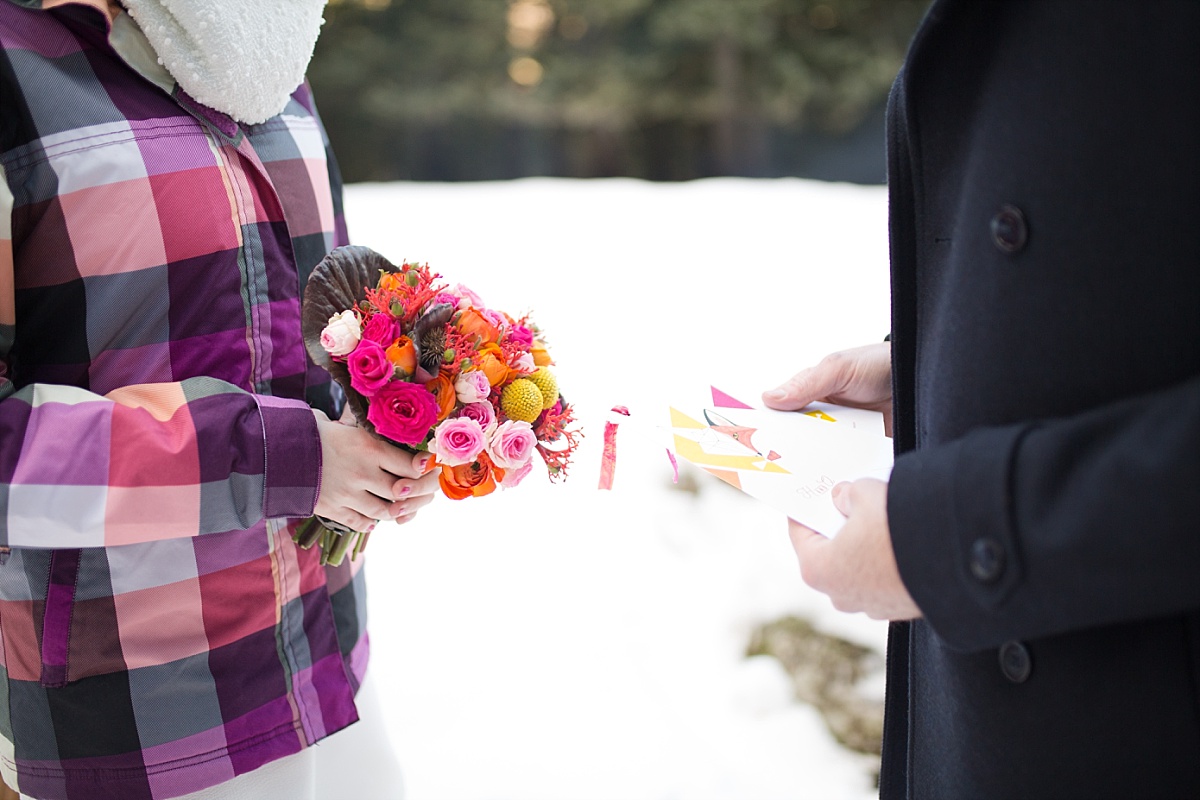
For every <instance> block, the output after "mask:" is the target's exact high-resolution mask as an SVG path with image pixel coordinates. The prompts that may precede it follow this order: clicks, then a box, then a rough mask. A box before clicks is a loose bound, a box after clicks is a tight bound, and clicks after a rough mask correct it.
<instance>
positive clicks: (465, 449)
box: [429, 417, 487, 467]
mask: <svg viewBox="0 0 1200 800" xmlns="http://www.w3.org/2000/svg"><path fill="white" fill-rule="evenodd" d="M486 445H487V437H486V436H484V434H483V428H481V427H480V426H479V423H478V422H476V421H475V420H473V419H471V418H470V417H455V418H453V419H448V420H446V421H445V422H443V423H442V424H441V425H438V426H437V430H436V431H434V434H433V442H432V443H430V445H429V449H430V450H431V451H432V452H433V454H434V455H435V456H437V460H438V463H439V464H441V465H443V466H446V467H461V466H462V465H463V464H470V463H471V462H473V461H474V460H475V459H477V458H479V454H480V453H482V452H483V449H484V447H485V446H486Z"/></svg>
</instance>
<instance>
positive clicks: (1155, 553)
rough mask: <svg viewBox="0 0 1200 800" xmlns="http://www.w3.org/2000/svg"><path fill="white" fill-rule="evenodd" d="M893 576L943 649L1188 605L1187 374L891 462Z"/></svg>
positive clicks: (1196, 594)
mask: <svg viewBox="0 0 1200 800" xmlns="http://www.w3.org/2000/svg"><path fill="white" fill-rule="evenodd" d="M888 518H889V524H890V527H891V532H892V542H893V546H894V548H895V552H896V560H897V563H898V565H899V568H900V573H901V576H902V578H903V580H904V582H905V585H906V586H907V587H908V590H909V592H910V593H911V594H912V596H913V599H914V600H916V602H917V605H918V606H920V608H921V610H922V612H923V613H924V615H925V617H926V619H927V620H928V622H929V623H930V625H931V626H932V627H933V629H934V630H935V631H936V632H937V634H938V635H939V636H940V637H942V639H944V640H945V641H946V642H947V643H948V644H950V645H951V646H954V647H958V648H962V649H965V650H978V649H982V648H986V647H992V646H997V645H999V644H1001V643H1003V642H1004V641H1007V640H1009V639H1033V638H1038V637H1041V636H1046V635H1051V634H1058V633H1064V632H1068V631H1072V630H1080V629H1084V628H1088V627H1092V626H1099V625H1108V624H1114V623H1120V622H1123V621H1128V620H1135V619H1146V618H1152V617H1156V616H1164V615H1169V614H1172V613H1178V612H1181V611H1185V610H1189V609H1195V608H1198V607H1200V580H1197V575H1200V377H1193V378H1191V379H1189V380H1187V381H1185V382H1183V383H1181V384H1179V385H1175V386H1171V387H1167V388H1163V389H1160V390H1158V391H1156V392H1153V393H1150V394H1146V395H1143V396H1140V397H1136V398H1131V399H1127V400H1124V401H1121V402H1118V403H1114V404H1111V405H1108V406H1104V407H1100V408H1097V409H1094V410H1092V411H1089V412H1087V413H1084V414H1080V415H1077V416H1073V417H1069V418H1063V419H1057V420H1048V421H1042V422H1036V423H1029V424H1022V425H1014V426H1009V427H999V428H989V429H982V430H977V431H974V432H972V433H970V434H968V435H966V436H964V437H962V438H961V439H958V440H956V441H953V442H950V443H947V444H944V445H941V446H937V447H932V448H928V449H924V450H918V451H915V452H912V453H908V454H905V455H903V456H900V457H899V458H897V460H896V464H895V468H894V470H893V473H892V478H891V482H890V484H889V488H888Z"/></svg>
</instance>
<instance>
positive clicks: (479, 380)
mask: <svg viewBox="0 0 1200 800" xmlns="http://www.w3.org/2000/svg"><path fill="white" fill-rule="evenodd" d="M454 393H455V394H456V395H457V396H458V402H460V403H463V404H468V403H478V402H479V401H480V400H487V398H488V395H490V394H491V393H492V385H491V384H490V383H488V378H487V375H485V374H483V372H481V371H480V370H477V369H474V370H471V371H470V372H464V373H462V374H460V375H459V376H458V380H456V381H455V382H454Z"/></svg>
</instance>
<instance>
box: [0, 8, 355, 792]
mask: <svg viewBox="0 0 1200 800" xmlns="http://www.w3.org/2000/svg"><path fill="white" fill-rule="evenodd" d="M52 6H53V7H52ZM109 23H110V20H109V19H108V17H107V12H106V10H105V3H104V2H103V1H102V0H78V2H50V1H49V0H46V1H45V2H37V0H0V98H2V99H3V105H2V106H0V118H2V121H3V125H0V177H2V178H3V180H0V670H2V674H0V689H2V690H3V692H4V697H3V699H2V701H0V773H2V774H3V777H4V779H5V781H6V782H8V783H9V785H10V786H13V787H14V788H18V789H20V791H22V792H24V793H26V794H29V795H33V796H35V797H44V798H87V799H88V800H93V799H94V798H120V800H143V799H147V800H158V799H159V798H168V797H175V796H177V795H180V794H185V793H187V792H192V791H196V790H199V789H201V788H205V787H207V786H211V785H213V784H215V783H219V782H221V781H223V780H226V779H228V778H230V777H233V776H235V775H238V774H241V773H244V772H247V771H249V770H252V769H254V768H255V767H258V766H260V765H262V764H264V763H266V762H268V761H271V760H273V759H275V758H278V757H280V756H283V755H286V754H289V753H293V752H296V751H298V750H300V749H301V748H304V747H307V746H309V745H312V744H313V743H315V742H317V741H318V740H320V739H321V738H322V737H324V736H327V735H329V734H330V733H333V732H335V731H337V730H339V729H341V728H343V727H345V726H346V725H348V724H350V723H352V722H353V721H354V720H355V719H356V718H357V715H356V712H355V707H354V694H355V692H356V691H357V688H358V685H359V683H360V681H361V679H362V675H363V672H364V670H365V667H366V660H367V637H366V633H365V622H366V619H365V613H364V609H365V605H364V598H365V595H364V585H363V575H362V573H361V571H358V569H357V566H356V565H355V566H351V565H345V566H343V567H340V568H337V569H332V568H331V569H326V568H323V567H321V566H320V565H319V564H318V562H317V560H316V554H315V553H313V552H306V551H301V550H298V549H297V548H296V547H295V546H294V545H293V544H292V541H291V526H292V524H294V522H295V519H296V518H299V517H304V516H307V515H309V514H310V513H311V512H312V509H313V506H314V503H315V497H316V489H317V486H318V483H319V472H320V463H319V462H320V442H319V440H318V438H317V435H316V425H315V422H314V418H313V416H312V412H311V409H310V406H317V407H321V408H323V409H324V410H326V411H327V412H333V411H335V410H336V409H335V406H336V402H335V401H334V399H333V396H332V394H331V388H330V383H329V379H328V376H327V375H325V373H324V372H322V371H321V370H319V369H317V368H315V367H313V366H312V364H311V363H310V362H309V360H308V359H307V357H306V355H305V351H304V347H303V343H302V341H301V336H300V291H301V287H303V285H304V282H305V280H306V279H307V277H308V273H309V271H310V270H311V269H312V267H313V266H315V264H316V263H317V262H318V261H319V260H320V259H321V257H322V256H324V254H325V253H327V252H328V251H329V250H330V249H331V248H332V247H334V246H336V245H338V244H343V243H345V241H346V236H345V227H344V224H343V221H342V218H341V208H340V192H341V186H340V180H339V178H338V176H337V173H336V169H335V168H334V166H333V162H332V159H330V158H329V155H328V144H327V140H326V138H325V135H324V131H323V129H322V128H321V126H320V123H319V121H318V119H317V117H316V114H315V111H314V109H313V107H312V103H311V99H310V98H309V95H308V92H307V90H306V88H304V87H301V88H300V89H299V90H297V92H296V93H295V94H294V95H293V97H292V100H291V102H290V103H289V105H288V107H287V108H286V109H285V110H284V112H283V113H282V114H280V115H279V116H277V117H275V118H273V119H271V120H269V121H267V122H266V123H264V124H262V125H255V126H239V125H238V124H236V123H235V122H234V121H232V120H230V119H229V118H227V117H225V116H223V115H221V114H219V113H217V112H214V111H212V110H211V109H207V108H204V107H202V106H199V105H198V104H196V103H195V101H193V100H192V99H191V98H189V97H188V96H187V95H186V94H184V93H183V92H181V91H179V90H178V89H176V91H175V92H174V93H173V94H168V93H166V92H164V91H162V90H161V89H159V88H158V87H156V86H154V85H152V84H151V83H150V82H148V81H145V80H143V79H142V78H141V77H140V76H139V75H137V73H136V72H134V71H133V69H132V68H131V67H129V66H128V65H127V64H126V63H125V62H124V61H123V60H122V58H121V57H120V56H119V55H118V54H117V53H116V52H115V51H114V50H113V49H112V47H111V46H110V45H109V42H108V37H107V33H108V31H109ZM289 520H291V522H289Z"/></svg>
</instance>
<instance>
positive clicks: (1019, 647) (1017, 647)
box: [1000, 640, 1033, 683]
mask: <svg viewBox="0 0 1200 800" xmlns="http://www.w3.org/2000/svg"><path fill="white" fill-rule="evenodd" d="M1000 671H1001V672H1002V673H1004V677H1006V678H1008V679H1009V680H1010V681H1012V682H1013V683H1024V682H1025V681H1027V680H1029V675H1030V673H1032V672H1033V659H1032V658H1031V657H1030V655H1029V648H1028V647H1026V646H1025V645H1024V644H1022V643H1021V642H1018V641H1015V640H1014V641H1011V642H1005V643H1004V644H1002V645H1000Z"/></svg>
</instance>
